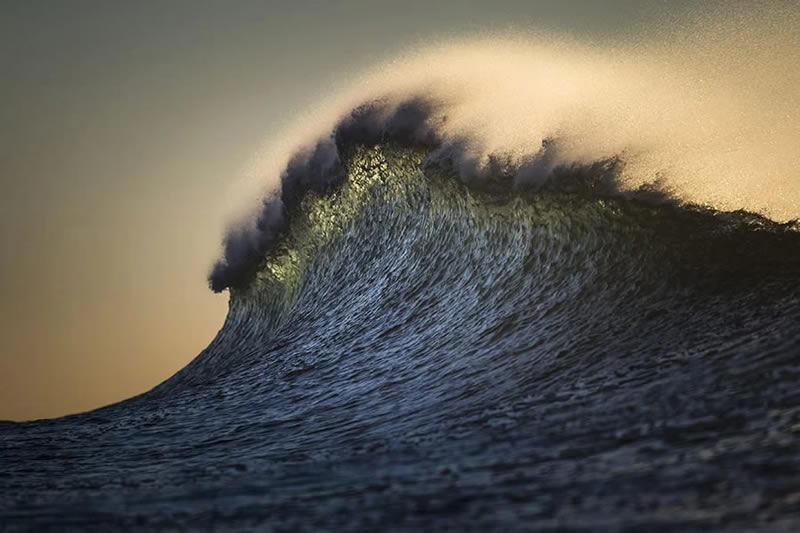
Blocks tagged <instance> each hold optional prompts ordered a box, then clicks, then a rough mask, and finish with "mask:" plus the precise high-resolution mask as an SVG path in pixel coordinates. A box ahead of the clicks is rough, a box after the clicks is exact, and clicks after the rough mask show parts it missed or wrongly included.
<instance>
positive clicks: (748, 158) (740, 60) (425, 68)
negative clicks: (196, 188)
mask: <svg viewBox="0 0 800 533" xmlns="http://www.w3.org/2000/svg"><path fill="white" fill-rule="evenodd" d="M797 27H800V16H798V10H797V9H796V8H795V9H791V8H785V7H784V8H779V7H775V8H773V9H771V10H769V11H768V12H764V11H760V12H758V13H749V12H745V11H741V10H740V11H736V12H734V13H733V14H728V15H727V16H726V17H725V18H720V17H719V16H717V15H716V14H708V15H705V16H702V17H699V18H698V20H697V21H696V22H694V23H692V24H684V25H682V26H680V27H676V26H674V25H670V26H669V27H667V26H665V27H664V28H663V29H662V34H661V35H656V36H653V35H651V36H649V37H648V38H647V39H644V38H633V39H630V40H629V41H628V42H623V43H616V44H614V45H609V46H606V47H597V46H595V47H588V46H586V45H582V44H580V43H575V42H565V41H564V40H560V39H557V38H554V37H552V36H542V35H539V36H536V37H532V36H513V37H504V38H484V39H478V40H472V41H460V42H449V43H445V44H439V45H434V46H428V47H424V48H422V49H418V50H414V51H412V52H409V53H408V54H406V55H405V56H403V57H401V58H398V59H394V60H392V61H388V62H386V63H385V64H383V65H381V66H380V67H379V68H377V69H375V70H374V71H372V72H369V73H366V74H364V75H362V76H361V77H360V78H359V79H358V80H357V81H356V82H355V83H353V84H352V86H351V87H349V88H347V89H345V90H343V91H341V92H340V93H339V94H337V95H336V96H334V97H333V98H331V99H330V100H329V101H328V102H326V103H325V104H323V105H321V106H319V108H318V109H315V110H313V112H312V113H310V114H309V115H308V116H309V117H311V118H310V119H301V120H300V121H298V123H297V124H296V125H295V126H294V127H293V128H291V129H290V130H289V131H286V132H282V133H281V135H280V137H279V138H278V139H277V140H273V141H270V148H269V149H268V150H266V151H265V153H264V154H263V156H262V163H261V164H260V165H259V168H258V170H257V172H255V173H254V174H256V175H258V176H260V177H262V178H266V183H264V181H263V179H262V181H261V183H260V187H262V190H263V189H264V188H265V189H266V193H262V194H263V201H262V202H261V204H260V206H259V207H258V208H257V210H255V211H253V212H251V213H250V214H249V215H248V216H246V217H244V218H243V219H242V220H240V221H239V222H238V223H237V224H234V225H233V226H232V227H231V228H230V229H229V231H228V234H227V235H226V237H225V240H224V251H223V256H222V258H221V259H220V260H219V261H218V262H217V263H216V265H215V266H214V268H213V269H212V271H211V274H210V276H209V282H210V286H211V288H212V289H213V290H215V291H221V290H223V289H225V288H228V287H235V286H241V285H244V284H246V283H247V281H248V279H249V277H250V276H251V275H252V274H253V272H254V271H255V270H256V269H257V268H258V265H259V264H260V262H261V260H262V259H263V257H264V255H265V253H266V252H268V251H269V249H270V248H271V247H272V246H273V245H274V244H275V243H276V242H277V240H278V239H280V236H281V234H282V232H283V231H284V230H285V228H286V225H287V223H288V219H289V217H290V214H291V212H292V210H293V209H296V208H297V206H298V203H299V201H300V200H301V199H302V197H303V195H304V194H305V192H306V191H314V192H317V193H324V192H326V191H328V190H330V189H331V188H333V187H335V186H336V185H337V184H338V183H339V181H341V180H342V179H343V178H344V176H345V173H344V171H343V169H342V160H341V156H340V149H341V147H342V146H343V145H346V144H351V143H356V144H359V143H360V144H376V143H380V142H384V141H386V140H393V141H399V142H404V143H412V144H419V145H424V146H427V147H429V148H430V150H431V155H430V157H429V160H428V163H429V164H437V165H446V166H449V167H451V168H452V169H453V170H454V171H455V173H456V174H457V175H458V176H459V178H460V179H462V180H463V181H465V182H467V183H469V184H473V185H478V186H480V185H482V184H486V183H487V182H492V183H500V182H502V183H503V184H507V186H509V187H516V188H522V187H525V188H534V189H535V188H537V187H541V186H543V185H545V184H548V183H549V182H551V181H552V180H553V179H558V178H557V177H554V176H558V175H563V173H562V174H559V173H554V170H555V169H557V168H561V167H564V166H575V165H581V166H589V165H592V164H596V163H597V162H613V163H614V164H613V180H614V187H615V189H617V190H619V191H623V192H624V191H631V190H636V189H640V188H641V187H642V186H648V185H653V184H656V185H657V186H658V188H659V189H660V190H661V191H663V192H664V193H667V194H669V195H670V196H671V197H672V198H674V199H676V200H678V201H689V202H695V203H701V204H705V205H709V206H711V207H713V208H715V209H726V210H727V209H746V210H750V211H758V212H762V213H764V214H766V215H768V216H770V217H771V218H774V219H778V220H786V219H791V218H797V217H798V215H800V186H799V185H800V183H799V182H800V149H798V148H800V64H798V62H797V61H796V59H795V57H796V56H795V53H794V51H795V50H797V49H800V34H798V32H796V30H795V29H796V28H797ZM604 168H606V169H607V168H608V167H604ZM276 178H279V179H276ZM498 178H502V179H498Z"/></svg>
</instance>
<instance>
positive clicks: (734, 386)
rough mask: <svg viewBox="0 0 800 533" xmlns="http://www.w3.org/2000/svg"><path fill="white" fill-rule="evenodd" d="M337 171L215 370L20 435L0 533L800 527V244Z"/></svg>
mask: <svg viewBox="0 0 800 533" xmlns="http://www.w3.org/2000/svg"><path fill="white" fill-rule="evenodd" d="M423 144H424V143H423ZM338 148H339V156H340V159H341V161H340V164H341V168H340V171H341V180H340V182H338V183H336V184H332V185H330V186H329V187H327V188H326V189H324V190H320V191H319V192H314V191H313V190H312V191H310V192H307V193H305V194H301V195H299V196H298V197H297V200H296V201H295V202H293V203H289V204H287V206H286V209H287V211H286V213H283V216H285V219H286V220H285V223H284V224H283V225H282V226H281V228H282V229H281V232H280V234H279V235H278V236H276V237H275V239H273V240H271V241H270V246H269V248H268V249H265V250H266V251H265V253H264V254H263V256H262V257H261V259H260V261H259V262H258V264H257V268H254V269H253V270H252V271H248V272H249V275H248V276H247V277H246V282H239V283H237V284H232V285H231V289H230V310H229V314H228V317H227V319H226V321H225V324H224V326H223V327H222V329H221V330H220V332H219V334H218V335H217V337H216V338H215V339H214V341H213V342H212V343H211V345H210V346H209V347H208V348H207V349H206V350H205V351H204V352H203V353H201V354H200V355H199V356H198V357H197V358H196V359H195V360H194V361H193V362H192V363H191V364H190V365H188V366H187V367H186V368H184V369H183V370H182V371H181V372H179V373H178V374H177V375H175V376H174V377H173V378H171V379H170V380H168V381H166V382H164V383H163V384H161V385H160V386H158V387H157V388H155V389H154V390H152V391H151V392H149V393H146V394H144V395H141V396H139V397H136V398H133V399H131V400H128V401H125V402H122V403H119V404H116V405H113V406H110V407H107V408H104V409H100V410H97V411H93V412H90V413H86V414H81V415H76V416H70V417H66V418H61V419H56V420H47V421H38V422H31V423H24V424H12V423H6V424H4V425H0V456H2V468H0V528H2V529H8V530H15V529H24V530H27V529H35V530H59V531H60V530H69V529H74V530H87V529H88V530H91V529H94V530H102V531H106V530H111V529H118V528H120V529H125V528H129V529H134V530H139V529H161V528H163V529H175V528H192V529H207V528H213V529H237V530H239V529H242V530H246V529H255V530H265V529H275V530H286V531H294V530H298V529H314V530H317V529H322V530H352V529H359V530H407V529H424V530H452V531H467V530H498V531H500V530H502V531H511V530H539V529H541V530H551V529H558V530H574V531H575V530H583V531H594V530H606V529H621V528H629V529H630V530H646V529H658V530H676V531H686V530H695V529H708V528H713V529H717V530H726V529H730V530H741V529H767V530H785V531H796V530H798V528H800V455H799V454H798V449H799V448H798V446H799V445H800V385H799V384H798V377H800V350H799V348H800V232H798V228H797V226H796V225H795V224H793V223H785V224H778V223H775V222H772V221H770V220H768V219H766V218H764V217H761V216H758V215H754V214H750V213H747V212H745V211H738V212H721V211H716V210H713V209H711V208H707V207H699V206H696V205H692V204H684V203H679V202H673V201H654V200H658V199H659V194H658V193H656V192H655V191H651V192H652V194H651V195H649V196H648V195H644V196H642V195H626V194H620V193H619V192H618V191H611V190H609V188H608V187H607V173H608V172H610V170H609V168H610V167H609V165H611V166H613V163H608V162H607V164H595V165H589V166H585V167H569V168H562V169H561V170H560V171H559V172H560V173H561V174H562V176H561V179H560V180H559V182H558V183H559V185H558V186H550V187H542V188H537V189H536V190H510V189H508V188H505V187H491V186H482V187H472V186H467V185H465V184H464V183H463V182H462V181H461V180H459V179H454V176H453V175H452V174H453V173H452V172H451V171H449V170H448V169H447V168H446V167H442V166H441V165H432V164H431V161H430V157H429V155H430V151H431V148H430V147H428V146H419V145H418V146H410V145H409V144H408V143H393V142H380V143H377V144H375V143H366V144H359V143H351V144H347V145H341V144H340V145H339V146H338ZM666 199H667V198H661V200H666ZM276 235H277V234H276ZM278 237H279V238H278ZM251 251H252V250H251Z"/></svg>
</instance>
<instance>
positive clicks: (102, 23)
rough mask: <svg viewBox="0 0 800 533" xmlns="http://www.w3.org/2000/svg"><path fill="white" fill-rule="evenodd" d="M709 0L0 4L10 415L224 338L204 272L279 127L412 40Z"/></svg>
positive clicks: (1, 315)
mask: <svg viewBox="0 0 800 533" xmlns="http://www.w3.org/2000/svg"><path fill="white" fill-rule="evenodd" d="M691 5H692V2H666V1H640V0H630V1H628V0H620V1H614V2H610V1H609V2H600V1H593V0H586V1H576V0H573V1H569V0H558V1H538V2H537V1H532V0H528V1H497V2H486V1H483V0H481V1H463V2H440V1H437V2H430V1H426V2H423V1H402V2H397V1H395V2H376V1H374V0H371V1H342V2H333V1H331V2H323V1H309V0H300V1H297V0H295V1H291V2H289V1H287V2H254V1H246V0H239V1H237V2H222V1H204V0H193V1H178V0H170V1H159V2H148V1H143V2H127V1H76V0H73V1H39V2H25V1H4V2H0V69H2V79H3V82H2V83H0V99H1V101H2V102H3V105H2V106H0V123H1V124H2V128H0V180H2V183H1V184H2V195H0V294H2V299H0V419H11V420H29V419H36V418H44V417H55V416H61V415H64V414H68V413H76V412H81V411H85V410H89V409H93V408H96V407H99V406H102V405H105V404H109V403H112V402H116V401H119V400H123V399H125V398H127V397H130V396H132V395H135V394H138V393H142V392H145V391H147V390H148V389H150V388H152V387H153V386H155V385H157V384H158V383H160V382H161V381H163V380H164V379H166V378H168V377H169V376H171V375H172V374H173V373H175V372H176V371H177V370H179V369H180V368H181V367H183V366H184V365H186V363H188V362H189V361H190V360H191V359H192V358H193V357H194V356H195V355H197V354H198V353H199V352H200V351H201V350H202V349H203V348H204V347H205V346H207V345H208V343H209V342H210V341H211V339H212V338H213V337H214V335H215V334H216V332H217V331H218V330H219V328H220V327H221V326H222V323H223V320H224V317H225V313H226V311H227V295H226V294H213V293H212V292H211V291H210V290H209V289H208V287H207V281H206V276H207V274H208V271H209V268H210V267H211V265H212V263H213V261H214V260H215V259H216V258H217V257H218V255H219V251H220V242H221V238H222V236H223V234H224V231H225V228H226V224H227V223H228V222H229V220H230V205H231V203H232V202H235V199H232V198H231V197H232V195H233V194H234V193H233V192H232V191H235V190H236V187H235V183H236V181H237V180H240V179H243V177H244V175H245V174H246V173H247V172H248V168H250V164H251V162H252V160H253V158H254V156H255V154H257V153H258V151H259V150H260V149H261V147H262V146H263V145H264V143H265V139H269V138H270V137H275V136H278V135H280V131H281V129H282V128H284V127H285V126H286V124H288V123H289V122H290V121H291V120H292V119H293V118H294V117H295V116H297V115H298V114H300V113H302V112H303V111H304V110H305V109H308V108H309V106H311V105H312V104H313V103H314V102H317V101H319V100H320V99H324V98H325V97H326V95H328V94H329V93H330V92H331V91H333V90H334V88H335V87H337V86H339V85H341V84H343V83H346V82H347V81H348V79H350V78H352V77H353V76H355V75H356V73H358V72H359V71H361V70H363V69H366V68H368V67H370V66H371V65H373V64H375V63H376V62H378V61H381V60H384V59H386V58H388V57H391V56H392V55H393V54H396V53H399V52H400V51H402V50H404V49H406V48H407V47H409V46H412V45H417V44H420V43H425V42H427V41H435V40H441V39H443V38H446V37H449V36H454V37H464V36H470V35H475V34H481V33H485V32H497V31H504V30H510V29H513V30H518V31H527V30H537V29H544V30H548V31H557V32H559V33H562V34H565V35H567V36H570V37H572V38H578V39H581V40H584V41H587V42H593V41H597V42H603V41H607V40H613V39H614V38H615V37H616V36H619V35H624V34H627V33H629V32H634V31H638V30H639V29H640V28H642V27H647V26H653V25H659V24H661V22H662V21H663V20H665V19H667V18H669V17H671V16H674V15H675V13H676V12H680V11H682V10H683V11H686V10H687V9H690V7H691Z"/></svg>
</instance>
